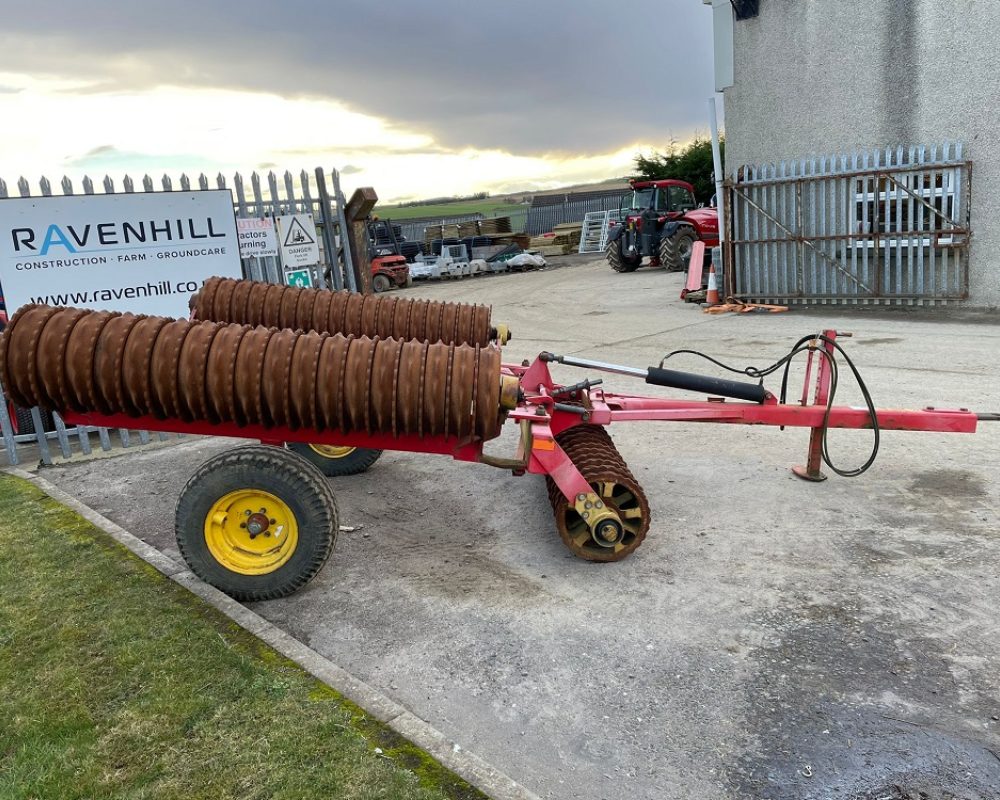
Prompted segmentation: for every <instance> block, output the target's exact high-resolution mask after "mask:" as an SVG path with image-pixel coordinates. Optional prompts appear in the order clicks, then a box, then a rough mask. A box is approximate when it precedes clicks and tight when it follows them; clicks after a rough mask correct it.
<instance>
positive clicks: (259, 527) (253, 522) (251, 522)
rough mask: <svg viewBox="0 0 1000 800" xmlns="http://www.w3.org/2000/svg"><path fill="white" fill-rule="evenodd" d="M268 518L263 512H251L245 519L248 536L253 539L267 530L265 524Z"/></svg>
mask: <svg viewBox="0 0 1000 800" xmlns="http://www.w3.org/2000/svg"><path fill="white" fill-rule="evenodd" d="M269 522H270V520H268V518H267V515H265V514H251V515H250V519H248V520H247V530H248V531H249V532H250V538H251V539H253V538H255V537H257V536H260V535H261V534H262V533H264V532H265V531H266V530H267V526H268V524H269Z"/></svg>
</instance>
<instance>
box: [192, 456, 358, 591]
mask: <svg viewBox="0 0 1000 800" xmlns="http://www.w3.org/2000/svg"><path fill="white" fill-rule="evenodd" d="M174 526H175V533H176V535H177V546H178V548H179V549H180V551H181V555H182V556H183V557H184V560H185V561H186V562H187V564H188V566H189V567H190V568H191V571H192V572H194V574H195V575H197V576H198V577H199V578H201V579H202V580H203V581H205V582H206V583H209V584H211V585H212V586H214V587H216V588H217V589H219V590H221V591H223V592H225V593H226V594H228V595H229V596H230V597H233V598H234V599H236V600H241V601H249V600H272V599H274V598H277V597H286V596H287V595H290V594H292V593H293V592H296V591H298V590H299V589H301V588H302V587H303V586H305V585H306V584H307V583H308V582H309V581H310V580H311V579H312V578H313V576H315V575H316V573H317V572H319V571H320V569H321V568H322V567H323V564H325V563H326V560H327V559H328V558H329V557H330V553H331V552H332V551H333V545H334V542H335V541H336V539H337V531H338V530H339V522H338V517H337V501H336V498H335V497H334V495H333V491H332V489H331V488H330V484H329V481H327V480H326V479H325V478H324V477H323V475H322V473H320V471H319V470H317V469H316V468H315V467H314V466H313V465H312V464H310V463H309V462H308V461H306V460H305V459H302V458H300V457H299V456H297V455H295V454H294V453H291V452H289V451H288V450H284V449H282V448H280V447H270V446H266V445H252V446H250V447H240V448H237V449H235V450H230V451H228V452H225V453H220V454H219V455H217V456H215V457H214V458H210V459H209V460H208V461H206V462H205V463H204V464H202V466H201V467H199V468H198V471H197V472H195V474H194V475H192V476H191V479H190V480H189V481H188V482H187V485H186V486H185V487H184V490H183V491H182V492H181V496H180V498H179V499H178V501H177V510H176V513H175V517H174Z"/></svg>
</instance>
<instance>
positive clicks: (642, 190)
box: [607, 180, 719, 272]
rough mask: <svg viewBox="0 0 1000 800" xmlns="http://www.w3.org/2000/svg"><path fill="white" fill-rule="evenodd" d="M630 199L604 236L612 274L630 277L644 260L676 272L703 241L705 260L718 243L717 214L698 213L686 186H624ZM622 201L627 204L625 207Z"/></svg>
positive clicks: (680, 183)
mask: <svg viewBox="0 0 1000 800" xmlns="http://www.w3.org/2000/svg"><path fill="white" fill-rule="evenodd" d="M629 185H630V186H631V187H632V195H631V199H629V196H628V195H625V196H624V197H623V198H622V204H621V207H620V208H619V215H618V216H619V218H620V219H621V220H622V221H621V222H620V223H619V222H614V221H613V222H612V223H611V229H610V231H609V232H608V249H607V256H608V264H610V265H611V269H613V270H614V271H615V272H632V271H634V270H636V269H638V268H639V266H640V265H641V264H642V259H643V256H649V263H650V265H651V266H659V265H662V266H663V267H665V268H666V269H667V270H668V271H671V272H677V271H680V270H685V269H687V267H688V261H690V259H691V248H692V246H693V245H694V243H695V242H696V241H698V239H701V240H702V241H704V242H705V252H706V256H707V257H709V258H710V257H711V256H710V254H711V248H712V247H714V246H716V245H717V244H718V243H719V214H718V211H717V210H716V209H715V208H699V207H698V204H697V203H696V202H695V199H694V187H692V186H691V184H690V183H686V182H685V181H676V180H664V181H635V180H633V181H629ZM626 202H628V203H629V205H628V206H626Z"/></svg>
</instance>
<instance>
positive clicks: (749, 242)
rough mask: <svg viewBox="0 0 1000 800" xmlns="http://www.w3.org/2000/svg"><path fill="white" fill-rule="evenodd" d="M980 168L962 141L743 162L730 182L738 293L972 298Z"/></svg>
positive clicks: (784, 298)
mask: <svg viewBox="0 0 1000 800" xmlns="http://www.w3.org/2000/svg"><path fill="white" fill-rule="evenodd" d="M971 169H972V165H971V163H970V162H969V161H967V160H965V158H964V157H963V153H962V145H961V144H948V143H946V144H944V145H932V146H929V147H928V146H912V147H896V148H887V149H877V150H870V151H866V152H855V153H852V154H850V155H838V156H819V157H811V158H807V159H799V160H795V161H782V162H780V163H778V164H765V165H759V166H745V167H742V168H741V169H740V170H738V171H737V174H736V177H735V179H734V180H731V181H729V182H727V192H726V194H727V198H726V199H727V211H728V217H729V220H730V230H731V239H730V240H729V242H728V243H727V247H728V253H727V256H728V257H727V262H728V264H729V265H731V270H732V272H731V277H732V279H733V280H734V283H733V286H734V290H733V291H732V292H731V293H732V294H734V295H736V296H737V297H740V298H742V299H745V300H756V301H761V302H772V303H775V302H777V303H796V302H810V303H893V304H899V303H902V304H922V303H943V302H946V301H948V300H960V299H965V298H967V297H968V286H969V279H968V255H969V238H970V235H971V232H970V225H969V220H970V194H971V193H970V180H971Z"/></svg>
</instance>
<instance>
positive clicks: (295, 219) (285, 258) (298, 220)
mask: <svg viewBox="0 0 1000 800" xmlns="http://www.w3.org/2000/svg"><path fill="white" fill-rule="evenodd" d="M277 220H278V237H279V239H280V241H281V263H282V264H283V265H284V266H285V269H290V268H294V267H311V266H312V265H314V264H318V263H319V244H317V241H316V226H315V224H313V218H312V214H288V215H285V216H281V217H277Z"/></svg>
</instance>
